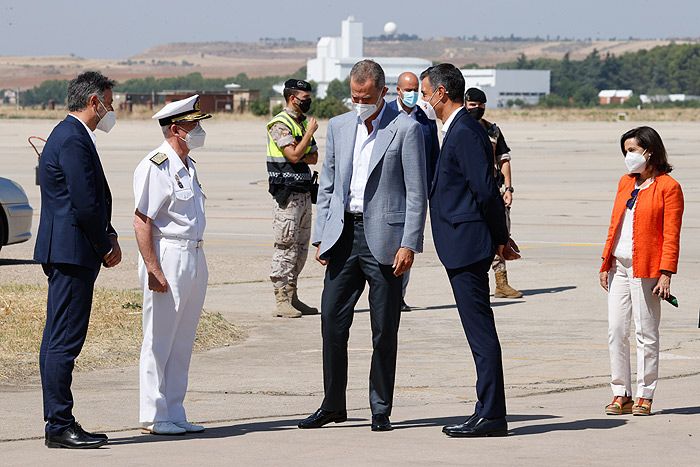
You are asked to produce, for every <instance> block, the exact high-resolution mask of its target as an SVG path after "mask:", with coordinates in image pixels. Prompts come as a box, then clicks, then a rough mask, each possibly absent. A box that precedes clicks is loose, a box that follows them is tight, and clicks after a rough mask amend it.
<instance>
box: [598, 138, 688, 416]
mask: <svg viewBox="0 0 700 467" xmlns="http://www.w3.org/2000/svg"><path fill="white" fill-rule="evenodd" d="M620 148H621V149H622V154H623V155H624V156H625V165H626V166H627V171H628V172H629V173H628V174H626V175H623V176H622V178H621V179H620V183H619V185H618V187H617V196H616V197H615V204H614V205H613V211H612V217H611V219H610V228H609V229H608V238H607V240H606V242H605V248H604V250H603V265H602V266H601V268H600V285H601V286H602V287H603V288H604V289H605V290H606V291H607V292H608V323H609V324H608V326H609V327H608V346H609V348H610V368H611V382H610V386H611V388H612V392H613V401H612V402H611V403H610V404H608V405H607V406H606V407H605V413H607V414H608V415H622V414H630V413H631V414H633V415H651V403H652V399H653V398H654V390H655V389H656V382H657V380H658V375H659V321H660V320H661V299H665V298H668V297H669V295H670V290H671V275H672V274H675V273H676V270H677V266H678V253H679V243H680V231H681V218H682V216H683V192H682V191H681V186H680V185H679V184H678V182H677V181H676V180H674V179H673V178H671V176H670V175H668V173H669V172H671V170H672V169H673V168H672V167H671V165H670V164H669V163H668V160H667V156H666V149H665V148H664V144H663V141H661V137H660V136H659V134H658V133H657V132H656V131H655V130H654V129H653V128H650V127H644V126H643V127H639V128H634V129H632V130H630V131H628V132H627V133H625V134H624V135H622V137H621V138H620ZM632 319H634V325H635V330H636V331H635V338H636V339H635V340H636V343H637V381H636V398H637V401H636V402H634V401H633V400H632V377H631V370H630V348H629V347H630V346H629V339H630V321H631V320H632Z"/></svg>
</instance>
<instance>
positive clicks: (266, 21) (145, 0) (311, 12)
mask: <svg viewBox="0 0 700 467" xmlns="http://www.w3.org/2000/svg"><path fill="white" fill-rule="evenodd" d="M348 15H354V16H355V17H356V18H357V19H358V20H360V21H362V22H363V23H364V28H365V35H378V34H381V32H382V27H383V25H384V24H385V23H386V22H388V21H394V22H396V23H397V24H398V26H399V32H404V33H407V34H417V35H418V36H420V37H438V36H461V35H466V36H471V35H473V34H475V35H477V36H483V35H488V36H508V35H510V34H515V35H516V36H529V37H532V36H536V35H539V36H541V37H545V36H547V35H549V36H550V37H556V36H558V35H559V36H567V37H575V38H587V37H593V38H596V37H600V38H610V37H618V38H627V37H630V36H632V37H637V38H668V37H698V36H700V28H699V27H698V25H699V24H700V2H697V1H692V0H665V1H663V2H660V1H658V0H657V1H652V0H636V1H634V0H605V1H604V0H588V1H569V0H530V1H526V0H486V1H483V0H482V1H465V0H462V1H459V0H442V1H415V0H405V1H402V2H385V1H377V0H351V1H345V2H335V1H329V0H313V1H309V0H296V1H295V0H265V1H264V2H259V1H247V2H245V1H240V0H233V1H224V0H199V1H196V2H195V1H183V0H167V1H165V0H141V1H134V0H122V1H120V2H115V1H103V2H96V1H94V0H93V1H87V0H59V1H49V0H43V1H36V0H0V55H66V54H70V53H74V54H76V55H79V56H83V57H105V58H125V57H128V56H131V55H134V54H137V53H139V52H141V51H143V50H145V49H147V48H149V47H152V46H154V45H158V44H164V43H169V42H204V41H256V40H257V39H259V38H260V37H290V36H291V37H296V38H298V39H304V40H316V39H317V38H318V37H320V36H324V35H339V32H340V31H339V30H340V21H341V20H342V19H344V18H346V17H347V16H348Z"/></svg>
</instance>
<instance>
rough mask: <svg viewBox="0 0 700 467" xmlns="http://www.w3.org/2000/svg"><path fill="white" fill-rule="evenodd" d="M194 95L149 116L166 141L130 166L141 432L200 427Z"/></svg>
mask: <svg viewBox="0 0 700 467" xmlns="http://www.w3.org/2000/svg"><path fill="white" fill-rule="evenodd" d="M210 117H211V115H209V114H207V113H202V112H201V111H200V106H199V96H197V95H194V96H192V97H188V98H186V99H182V100H179V101H175V102H171V103H169V104H167V105H166V106H165V107H163V108H162V109H161V110H160V111H159V112H158V113H156V114H155V115H154V116H153V118H154V119H156V120H158V123H159V124H160V127H161V130H162V131H163V136H164V137H165V141H163V143H162V144H161V145H160V146H159V147H158V148H156V149H155V150H153V151H151V152H150V153H149V154H148V155H147V156H146V157H145V158H144V159H143V160H142V161H141V163H140V164H139V165H138V167H136V171H135V172H134V197H135V216H134V230H135V233H136V242H137V244H138V247H139V253H140V256H139V278H140V280H141V285H142V288H143V344H142V346H141V361H140V384H139V386H140V422H141V425H142V429H143V431H144V432H145V433H153V434H158V435H180V434H184V433H191V432H200V431H204V427H203V426H200V425H194V424H192V423H190V422H188V421H187V417H186V415H185V408H184V406H183V400H184V399H185V394H186V393H187V380H188V373H189V367H190V357H191V356H192V347H193V345H194V338H195V332H196V330H197V325H198V323H199V317H200V315H201V313H202V306H203V305H204V296H205V294H206V290H207V280H208V277H209V272H208V269H207V260H206V257H205V256H204V249H203V242H204V241H203V236H204V228H205V227H206V218H205V216H204V202H205V200H206V196H205V195H204V191H203V189H202V184H201V183H200V182H199V177H198V176H197V170H196V169H195V164H194V159H192V158H191V157H190V154H191V152H192V151H194V150H196V149H198V148H201V147H202V146H204V140H205V138H206V132H205V131H204V129H203V128H202V125H201V123H200V121H201V120H204V119H207V118H210Z"/></svg>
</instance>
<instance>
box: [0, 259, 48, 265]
mask: <svg viewBox="0 0 700 467" xmlns="http://www.w3.org/2000/svg"><path fill="white" fill-rule="evenodd" d="M24 264H39V263H37V262H36V261H34V260H33V259H11V258H0V266H21V265H24Z"/></svg>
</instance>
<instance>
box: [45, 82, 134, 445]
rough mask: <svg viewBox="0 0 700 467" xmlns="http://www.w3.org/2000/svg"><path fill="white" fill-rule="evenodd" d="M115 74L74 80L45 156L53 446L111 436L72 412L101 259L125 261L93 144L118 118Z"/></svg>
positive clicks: (48, 399)
mask: <svg viewBox="0 0 700 467" xmlns="http://www.w3.org/2000/svg"><path fill="white" fill-rule="evenodd" d="M113 86H114V81H112V80H110V79H108V78H106V77H105V76H103V75H102V74H100V73H98V72H85V73H83V74H81V75H79V76H78V77H77V78H76V79H74V80H72V81H71V82H70V83H69V85H68V97H67V104H68V110H69V112H70V113H69V115H68V116H67V117H66V119H65V120H63V121H62V122H60V123H59V124H58V125H57V126H56V127H55V128H54V129H53V131H52V132H51V135H50V136H49V139H48V140H47V142H46V145H45V146H44V150H43V152H42V155H41V159H40V161H39V183H40V185H41V218H40V220H39V231H38V233H37V238H36V247H35V249H34V259H35V260H36V261H38V262H39V263H41V265H42V267H43V269H44V272H45V273H46V275H47V277H48V283H49V292H48V299H47V305H46V326H45V328H44V335H43V339H42V342H41V350H40V356H39V368H40V372H41V384H42V390H43V397H44V420H45V421H46V433H45V444H46V446H47V447H50V448H97V447H100V446H102V445H104V444H106V443H107V436H106V435H103V434H93V433H89V432H86V431H85V430H83V429H82V428H81V426H80V424H78V423H77V422H76V420H75V418H74V417H73V414H72V409H73V395H72V393H71V390H70V386H71V381H72V372H73V366H74V362H75V359H76V358H77V357H78V355H79V354H80V350H81V349H82V347H83V343H84V342H85V336H86V334H87V330H88V321H89V319H90V309H91V308H92V293H93V288H94V285H95V280H96V279H97V274H98V272H99V270H100V265H104V266H106V267H113V266H116V265H117V264H118V263H119V262H120V261H121V249H120V247H119V242H118V241H117V233H116V232H115V230H114V228H113V227H112V225H111V216H112V196H111V194H110V191H109V186H108V185H107V180H106V178H105V174H104V171H103V169H102V164H101V162H100V158H99V156H98V154H97V149H96V147H95V135H94V133H93V132H94V131H95V129H96V128H99V129H100V130H103V131H105V132H108V131H109V130H111V129H112V127H113V126H114V124H115V122H116V118H115V116H114V109H113V108H112V87H113Z"/></svg>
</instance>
